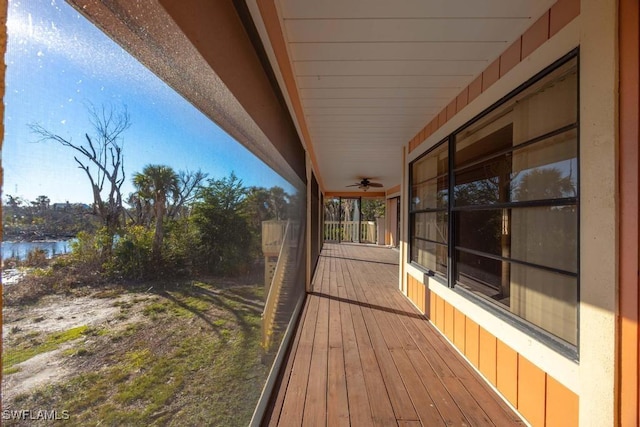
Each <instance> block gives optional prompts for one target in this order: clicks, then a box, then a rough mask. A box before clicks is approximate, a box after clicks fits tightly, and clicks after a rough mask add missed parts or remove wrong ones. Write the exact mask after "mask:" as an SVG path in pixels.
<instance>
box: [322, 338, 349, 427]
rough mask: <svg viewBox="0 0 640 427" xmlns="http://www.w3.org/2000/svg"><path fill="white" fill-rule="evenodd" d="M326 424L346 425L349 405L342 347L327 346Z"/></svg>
mask: <svg viewBox="0 0 640 427" xmlns="http://www.w3.org/2000/svg"><path fill="white" fill-rule="evenodd" d="M327 425H329V426H348V425H349V406H348V400H347V383H346V375H345V366H344V356H343V353H342V347H333V348H329V378H328V391H327Z"/></svg>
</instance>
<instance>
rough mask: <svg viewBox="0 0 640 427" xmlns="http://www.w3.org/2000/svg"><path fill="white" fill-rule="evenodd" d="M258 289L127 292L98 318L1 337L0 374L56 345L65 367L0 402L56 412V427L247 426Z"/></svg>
mask: <svg viewBox="0 0 640 427" xmlns="http://www.w3.org/2000/svg"><path fill="white" fill-rule="evenodd" d="M262 292H263V288H262V286H256V285H238V286H229V285H228V284H227V285H225V286H224V287H222V286H221V287H217V286H216V284H215V282H214V281H211V282H210V283H203V282H194V283H189V284H184V285H175V286H172V287H171V288H170V289H164V290H161V291H156V292H150V293H147V292H139V294H137V293H135V292H134V293H133V294H134V295H129V298H128V299H127V301H126V302H118V303H114V304H112V306H113V307H117V310H118V311H117V314H116V315H115V316H114V317H113V318H112V319H110V320H109V322H106V323H104V324H102V325H100V326H96V327H89V328H88V327H86V326H84V327H76V328H72V329H69V330H66V331H63V332H56V333H50V334H42V333H41V334H32V336H31V341H29V340H28V339H21V340H16V341H15V342H11V341H9V344H8V346H7V348H5V349H4V354H3V356H4V357H3V371H4V373H5V375H9V376H11V375H14V374H15V373H16V372H18V371H19V369H20V362H24V361H26V360H29V359H30V358H32V357H34V356H35V355H37V354H41V353H43V352H47V351H51V350H55V349H58V348H60V346H62V345H63V344H64V346H65V349H64V351H62V352H60V356H59V357H62V358H63V364H64V365H65V366H66V367H70V368H72V371H73V373H72V374H71V375H69V376H67V377H66V378H65V379H64V380H63V381H61V382H57V383H54V384H49V385H45V386H42V387H39V388H36V389H35V390H32V391H31V392H29V393H24V394H21V395H18V396H15V398H14V399H13V400H12V401H10V402H6V401H3V409H7V410H12V409H14V410H19V409H30V410H38V409H43V410H52V409H56V410H58V411H62V410H66V411H68V414H69V417H70V419H69V420H67V421H64V424H65V425H101V426H152V425H168V426H185V425H189V426H205V425H214V426H236V425H237V426H244V425H247V424H248V422H249V420H250V419H251V415H252V413H253V410H254V407H255V405H256V403H257V400H258V398H259V396H260V393H261V391H262V386H263V384H264V382H265V380H266V376H267V374H268V371H269V368H270V366H269V362H266V361H265V360H266V359H268V358H265V357H264V353H263V350H262V348H261V345H260V338H261V331H260V322H261V313H262V306H261V304H262V303H261V302H262V301H263V295H262ZM130 294H131V293H130ZM70 298H71V297H70ZM25 336H26V335H25ZM48 423H50V422H48ZM3 425H38V423H37V422H34V421H32V420H29V421H6V420H5V421H4V422H3ZM42 425H49V424H47V422H43V423H42Z"/></svg>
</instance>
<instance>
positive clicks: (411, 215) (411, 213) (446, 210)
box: [407, 136, 451, 280]
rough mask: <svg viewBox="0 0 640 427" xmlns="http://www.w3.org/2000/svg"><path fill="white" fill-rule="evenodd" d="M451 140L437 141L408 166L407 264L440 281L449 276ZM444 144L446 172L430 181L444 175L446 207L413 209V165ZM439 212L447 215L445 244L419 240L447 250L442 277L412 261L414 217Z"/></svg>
mask: <svg viewBox="0 0 640 427" xmlns="http://www.w3.org/2000/svg"><path fill="white" fill-rule="evenodd" d="M450 140H451V138H450V137H449V136H448V137H446V138H444V139H443V140H441V141H439V142H438V143H437V144H435V145H434V146H433V147H431V148H429V149H428V150H427V151H425V152H424V153H423V154H421V155H420V156H419V157H417V158H416V159H415V160H413V161H412V162H411V163H410V165H409V200H408V202H409V211H408V212H409V221H408V222H409V251H408V252H407V256H408V262H409V263H410V264H412V265H414V266H415V267H417V268H418V269H420V270H422V271H423V272H424V273H425V274H426V275H427V276H430V277H436V278H439V279H440V280H447V278H448V276H449V272H450V271H451V248H450V247H451V244H450V243H451V218H450V214H451V193H450V191H451V173H450V168H451V159H450V158H449V156H450V155H451V141H450ZM445 144H449V145H448V146H447V150H446V151H447V172H446V173H443V174H439V175H436V176H435V177H433V178H431V179H438V178H439V177H440V176H445V175H446V183H447V205H446V206H445V207H440V208H426V209H413V198H414V196H415V194H414V192H413V186H414V183H413V177H414V165H415V164H417V163H418V162H419V161H420V160H422V159H424V158H425V157H427V156H429V154H431V153H433V152H434V151H437V150H438V149H440V148H441V147H442V146H443V145H445ZM439 212H444V213H446V214H447V242H446V243H442V242H437V241H434V240H430V239H425V238H419V240H421V241H425V242H429V243H433V244H435V245H440V246H445V247H446V248H447V274H446V275H444V274H442V273H441V272H438V271H434V270H432V269H430V268H428V267H425V266H423V265H421V264H419V263H418V262H417V261H413V256H414V251H415V248H414V244H413V240H414V239H416V238H417V237H416V236H415V232H416V230H415V220H414V219H415V216H416V215H417V214H421V213H436V214H437V213H439Z"/></svg>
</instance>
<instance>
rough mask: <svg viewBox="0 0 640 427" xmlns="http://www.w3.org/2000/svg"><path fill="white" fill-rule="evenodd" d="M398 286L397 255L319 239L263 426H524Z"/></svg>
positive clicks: (372, 247) (370, 247)
mask: <svg viewBox="0 0 640 427" xmlns="http://www.w3.org/2000/svg"><path fill="white" fill-rule="evenodd" d="M397 284H398V253H397V252H395V251H393V250H391V249H387V248H382V247H374V246H363V245H354V244H325V245H324V249H323V251H322V254H321V257H320V261H319V263H318V268H317V271H316V275H315V278H314V281H313V292H312V294H311V295H309V296H308V299H307V303H306V305H305V308H304V311H303V313H302V317H301V320H300V325H301V327H299V328H298V331H297V333H296V337H295V339H294V342H293V345H292V350H291V352H290V354H289V357H288V358H287V361H286V367H285V370H284V374H283V377H282V380H281V384H280V386H279V388H278V389H277V390H276V391H275V395H274V397H275V399H274V403H273V405H272V407H271V413H270V414H269V415H268V418H267V419H266V420H265V421H264V425H270V426H276V425H280V426H299V425H318V426H330V427H334V426H348V425H351V426H371V425H380V426H396V425H397V426H429V427H431V426H439V425H453V426H485V425H497V426H508V425H524V423H523V422H522V421H521V419H520V418H519V417H518V416H517V415H516V414H515V413H514V412H513V411H512V410H511V409H509V407H507V405H506V404H505V403H504V402H503V401H502V400H501V399H500V398H499V397H498V396H497V395H496V394H495V392H494V391H493V390H491V388H490V387H488V386H487V385H486V384H485V383H484V382H483V381H482V380H481V379H480V378H479V376H478V374H477V373H476V372H475V371H474V370H473V369H471V368H470V367H469V366H468V364H467V363H466V362H465V361H464V360H463V359H462V357H461V356H460V355H459V354H458V353H456V352H455V351H454V350H452V349H451V347H450V346H449V344H448V343H447V342H446V341H445V340H444V338H442V336H441V335H440V334H439V333H438V332H437V331H436V330H435V329H434V328H433V327H432V326H431V325H430V324H429V323H428V322H427V320H426V319H425V318H424V317H423V316H421V315H420V314H419V313H418V311H417V310H416V309H415V308H414V306H413V305H411V304H410V303H409V302H408V301H407V300H406V299H405V298H404V296H403V295H402V294H401V293H400V292H399V291H398V290H397V286H398V285H397Z"/></svg>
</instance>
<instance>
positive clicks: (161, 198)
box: [133, 165, 179, 259]
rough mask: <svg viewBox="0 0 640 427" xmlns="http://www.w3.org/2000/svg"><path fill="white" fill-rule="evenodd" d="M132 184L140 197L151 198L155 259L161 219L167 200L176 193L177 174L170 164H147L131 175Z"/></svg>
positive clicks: (158, 251)
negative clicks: (154, 221)
mask: <svg viewBox="0 0 640 427" xmlns="http://www.w3.org/2000/svg"><path fill="white" fill-rule="evenodd" d="M133 185H135V187H136V189H137V190H138V195H139V197H140V198H141V199H147V200H151V201H152V202H153V209H154V213H155V219H156V224H155V231H154V235H153V247H152V251H153V254H154V257H155V258H156V259H159V258H160V255H161V253H162V241H163V239H164V227H163V220H164V216H165V213H166V211H167V200H168V199H169V197H172V198H175V197H177V195H178V191H179V189H178V174H177V173H176V172H175V171H174V170H173V168H171V167H170V166H165V165H147V166H145V167H144V169H143V170H142V172H141V173H140V172H138V173H136V174H135V175H134V176H133Z"/></svg>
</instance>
